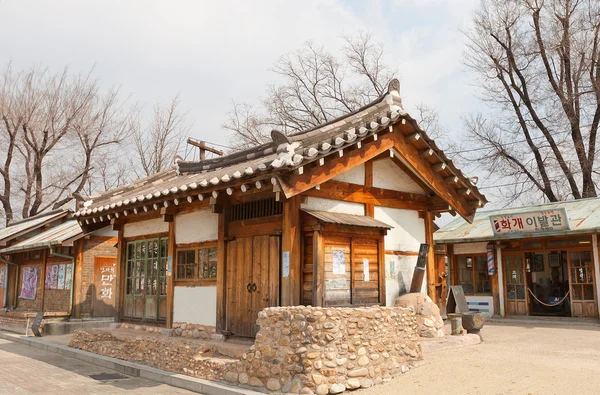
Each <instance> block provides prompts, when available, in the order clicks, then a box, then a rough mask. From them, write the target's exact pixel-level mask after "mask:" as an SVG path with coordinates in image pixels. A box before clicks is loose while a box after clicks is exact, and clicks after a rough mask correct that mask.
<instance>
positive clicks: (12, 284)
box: [0, 208, 117, 332]
mask: <svg viewBox="0 0 600 395" xmlns="http://www.w3.org/2000/svg"><path fill="white" fill-rule="evenodd" d="M71 215H72V211H70V210H68V209H65V208H61V209H58V210H54V211H51V212H48V213H43V214H40V215H37V216H34V217H31V218H27V219H25V220H22V221H18V222H14V223H12V224H9V226H7V227H6V228H4V229H2V230H0V245H2V247H1V248H0V298H1V300H2V306H3V310H2V312H0V329H4V330H13V331H18V332H22V331H24V330H25V326H26V325H27V323H28V322H29V325H30V326H31V324H32V322H33V318H34V317H36V315H37V314H38V313H43V317H44V319H45V321H52V320H67V319H70V318H83V317H115V316H116V308H115V303H114V302H115V299H114V296H113V295H111V293H112V289H113V288H114V287H115V283H116V279H115V278H114V272H115V271H116V254H117V249H116V248H115V244H116V242H117V238H116V232H114V231H113V230H112V229H111V228H110V227H105V229H97V230H95V231H93V232H90V233H84V232H83V231H82V229H81V226H80V225H79V223H78V222H77V221H76V220H73V219H70V216H71ZM103 270H104V271H106V273H104V272H103ZM105 274H106V275H105Z"/></svg>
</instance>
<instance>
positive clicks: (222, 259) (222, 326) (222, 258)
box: [217, 213, 233, 333]
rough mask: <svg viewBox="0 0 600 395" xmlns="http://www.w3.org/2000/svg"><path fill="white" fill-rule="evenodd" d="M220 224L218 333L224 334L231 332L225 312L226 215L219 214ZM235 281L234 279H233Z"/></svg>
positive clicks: (218, 245) (218, 235) (218, 246)
mask: <svg viewBox="0 0 600 395" xmlns="http://www.w3.org/2000/svg"><path fill="white" fill-rule="evenodd" d="M218 221H219V224H218V228H217V229H218V230H217V239H218V240H217V332H218V333H222V332H223V331H224V330H229V329H230V328H227V327H226V323H225V319H226V317H225V311H226V306H227V299H226V289H227V288H226V286H227V284H226V281H225V280H226V277H225V271H226V270H227V265H226V262H227V244H226V243H225V237H226V235H227V233H226V231H225V225H226V224H225V213H220V214H219V219H218ZM231 280H233V279H231Z"/></svg>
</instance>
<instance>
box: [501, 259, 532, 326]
mask: <svg viewBox="0 0 600 395" xmlns="http://www.w3.org/2000/svg"><path fill="white" fill-rule="evenodd" d="M503 255H504V279H505V280H504V281H505V282H506V314H508V315H527V294H526V292H527V286H526V282H525V266H524V259H523V254H522V253H520V252H518V253H510V252H507V253H505V254H503Z"/></svg>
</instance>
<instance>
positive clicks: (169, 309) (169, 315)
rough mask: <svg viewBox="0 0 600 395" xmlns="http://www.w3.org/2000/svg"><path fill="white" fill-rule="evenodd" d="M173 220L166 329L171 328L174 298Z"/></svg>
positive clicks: (170, 240) (168, 272)
mask: <svg viewBox="0 0 600 395" xmlns="http://www.w3.org/2000/svg"><path fill="white" fill-rule="evenodd" d="M175 246H176V240H175V219H174V218H171V221H170V222H169V245H168V251H169V252H168V258H167V265H168V267H167V329H170V328H171V327H172V326H173V301H174V297H175V274H174V273H175V265H176V261H175V258H176V257H175Z"/></svg>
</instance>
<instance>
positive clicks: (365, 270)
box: [363, 258, 369, 281]
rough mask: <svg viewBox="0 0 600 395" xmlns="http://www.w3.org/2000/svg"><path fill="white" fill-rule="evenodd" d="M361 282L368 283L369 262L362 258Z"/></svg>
mask: <svg viewBox="0 0 600 395" xmlns="http://www.w3.org/2000/svg"><path fill="white" fill-rule="evenodd" d="M363 281H369V260H368V259H367V258H363Z"/></svg>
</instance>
